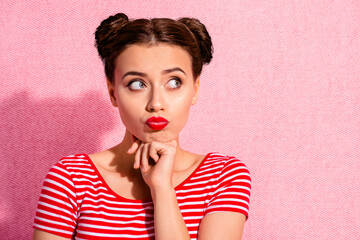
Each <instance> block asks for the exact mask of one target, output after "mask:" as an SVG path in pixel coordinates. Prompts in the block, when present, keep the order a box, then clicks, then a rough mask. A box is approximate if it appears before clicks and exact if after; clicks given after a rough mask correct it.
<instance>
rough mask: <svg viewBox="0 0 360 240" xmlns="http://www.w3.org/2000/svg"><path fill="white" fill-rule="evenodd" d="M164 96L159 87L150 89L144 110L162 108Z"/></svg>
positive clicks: (156, 110)
mask: <svg viewBox="0 0 360 240" xmlns="http://www.w3.org/2000/svg"><path fill="white" fill-rule="evenodd" d="M164 105H165V103H164V98H163V96H162V93H161V89H155V88H153V89H152V90H151V93H150V96H149V101H148V104H147V106H146V110H147V111H149V112H158V111H161V110H163V109H164Z"/></svg>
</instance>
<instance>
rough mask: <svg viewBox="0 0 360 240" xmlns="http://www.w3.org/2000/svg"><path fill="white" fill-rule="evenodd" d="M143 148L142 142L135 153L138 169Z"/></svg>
mask: <svg viewBox="0 0 360 240" xmlns="http://www.w3.org/2000/svg"><path fill="white" fill-rule="evenodd" d="M142 148H143V144H141V145H140V146H139V147H138V149H137V151H136V153H135V159H134V168H135V169H138V168H139V167H140V159H141V151H142Z"/></svg>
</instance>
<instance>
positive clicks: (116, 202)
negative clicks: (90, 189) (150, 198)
mask: <svg viewBox="0 0 360 240" xmlns="http://www.w3.org/2000/svg"><path fill="white" fill-rule="evenodd" d="M81 201H82V200H81ZM83 201H90V202H94V203H102V202H104V203H109V204H114V205H126V206H143V205H152V202H125V201H122V202H119V201H111V200H107V199H105V198H98V199H93V198H89V197H85V198H84V200H83ZM83 201H82V202H83Z"/></svg>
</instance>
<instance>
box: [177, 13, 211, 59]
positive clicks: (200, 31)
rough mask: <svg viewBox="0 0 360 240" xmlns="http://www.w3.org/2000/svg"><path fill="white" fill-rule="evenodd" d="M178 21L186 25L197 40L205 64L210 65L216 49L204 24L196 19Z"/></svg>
mask: <svg viewBox="0 0 360 240" xmlns="http://www.w3.org/2000/svg"><path fill="white" fill-rule="evenodd" d="M178 21H179V22H181V23H182V24H184V25H186V26H187V27H188V28H189V29H190V31H191V32H192V33H193V34H194V36H195V38H196V39H197V42H198V45H199V48H200V52H201V57H202V61H203V63H210V61H211V59H212V54H213V52H214V49H213V46H212V42H211V37H210V35H209V33H208V31H207V30H206V27H205V26H204V24H202V23H201V22H200V21H199V20H198V19H196V18H180V19H179V20H178Z"/></svg>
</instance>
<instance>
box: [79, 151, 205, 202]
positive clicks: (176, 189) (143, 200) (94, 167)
mask: <svg viewBox="0 0 360 240" xmlns="http://www.w3.org/2000/svg"><path fill="white" fill-rule="evenodd" d="M211 154H212V153H211V152H210V153H208V154H206V155H205V157H204V158H203V159H202V160H201V162H200V164H199V165H198V166H197V167H196V168H195V170H194V171H192V172H191V174H190V175H189V176H188V177H187V178H185V180H184V181H182V182H181V183H180V184H178V185H177V186H176V187H175V188H174V189H175V191H178V190H180V189H181V187H182V186H184V184H185V183H186V182H188V181H189V180H190V179H191V178H192V177H193V176H194V175H195V174H196V173H197V172H198V170H199V169H200V168H201V166H202V165H204V162H205V161H206V160H207V159H208V158H209V156H210V155H211ZM81 155H83V156H85V159H86V160H87V161H88V162H89V163H90V165H91V167H92V168H93V169H94V171H95V173H96V175H97V177H98V178H99V179H100V181H101V183H102V184H103V185H104V186H105V188H106V190H107V191H109V192H110V193H111V194H112V195H114V196H115V197H116V198H118V199H121V200H123V201H127V202H133V203H151V202H152V199H131V198H126V197H123V196H121V195H120V194H117V193H116V192H115V191H114V190H112V188H111V187H110V186H109V185H108V184H107V182H106V181H105V179H104V178H103V176H102V175H101V174H100V171H99V170H98V169H97V167H96V166H95V164H94V162H93V161H92V160H91V158H90V157H89V155H88V154H86V153H82V154H81Z"/></svg>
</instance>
